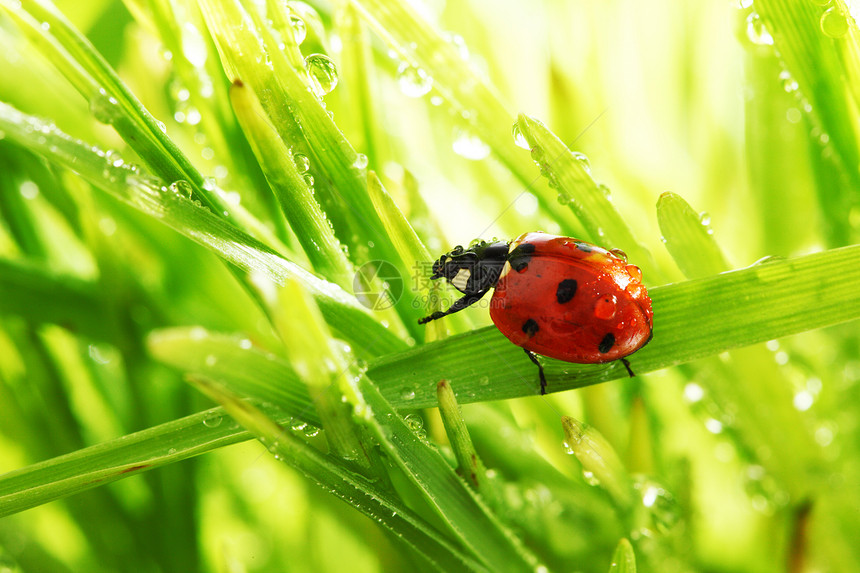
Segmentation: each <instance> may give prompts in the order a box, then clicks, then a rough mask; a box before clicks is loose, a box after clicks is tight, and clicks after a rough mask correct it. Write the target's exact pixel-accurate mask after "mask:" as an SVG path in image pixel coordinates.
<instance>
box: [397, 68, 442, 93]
mask: <svg viewBox="0 0 860 573" xmlns="http://www.w3.org/2000/svg"><path fill="white" fill-rule="evenodd" d="M397 83H398V85H399V86H400V91H401V92H403V95H406V96H409V97H421V96H423V95H425V94H427V92H429V91H430V90H431V89H432V88H433V78H432V77H430V75H429V74H428V73H427V72H425V71H424V70H423V69H421V68H419V67H417V66H413V65H410V64H409V63H408V62H402V63H401V64H400V67H399V68H397Z"/></svg>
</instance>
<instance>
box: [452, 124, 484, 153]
mask: <svg viewBox="0 0 860 573" xmlns="http://www.w3.org/2000/svg"><path fill="white" fill-rule="evenodd" d="M451 148H452V149H453V150H454V153H456V154H457V155H459V156H460V157H465V158H466V159H471V160H473V161H480V160H481V159H486V158H487V156H488V155H490V146H489V145H487V144H486V143H484V140H482V139H481V138H480V137H478V136H477V135H475V134H474V133H472V132H471V131H469V130H468V129H464V128H462V127H455V128H454V142H453V143H452V144H451Z"/></svg>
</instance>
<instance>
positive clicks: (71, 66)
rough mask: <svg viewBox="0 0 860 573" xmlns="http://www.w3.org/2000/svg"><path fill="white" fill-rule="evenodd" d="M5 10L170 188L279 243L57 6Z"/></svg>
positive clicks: (30, 2)
mask: <svg viewBox="0 0 860 573" xmlns="http://www.w3.org/2000/svg"><path fill="white" fill-rule="evenodd" d="M0 7H2V8H3V9H4V10H5V11H6V13H7V14H9V15H10V16H11V17H12V19H13V20H14V21H15V22H16V23H17V24H18V26H19V27H20V28H21V30H22V31H23V32H24V33H25V34H27V36H28V38H29V39H30V41H31V42H32V43H33V44H34V46H35V47H36V48H37V49H38V50H40V51H41V52H42V53H43V54H44V55H45V57H46V58H47V59H48V60H49V61H51V62H52V63H53V64H54V65H55V66H56V67H57V69H58V70H59V71H60V73H62V74H63V75H64V76H65V77H66V78H67V79H68V80H69V81H70V82H71V83H72V85H74V87H75V89H77V90H78V92H79V93H80V94H81V96H82V97H84V98H85V99H86V100H87V101H88V102H90V108H91V109H92V111H93V114H94V115H95V117H96V119H98V120H99V121H101V122H103V123H108V124H110V125H111V126H113V127H114V129H116V130H117V133H119V134H120V136H121V137H122V138H123V139H124V140H125V141H126V143H128V144H129V146H130V147H131V148H132V149H134V150H135V152H137V154H138V155H139V156H140V157H141V158H142V159H143V160H144V161H145V162H146V164H147V165H148V166H149V167H150V168H151V169H152V171H153V172H154V173H156V174H157V175H158V176H159V177H161V178H162V179H164V180H165V181H167V182H168V183H172V182H175V181H186V182H187V183H188V184H189V185H190V186H191V189H192V196H193V197H194V198H195V199H198V200H201V201H202V202H203V203H204V204H205V205H206V206H207V207H209V208H210V209H212V210H213V211H214V212H216V213H219V215H221V214H224V217H225V218H226V219H227V220H230V221H231V222H233V223H234V224H237V223H241V224H242V225H243V226H242V228H245V229H249V230H250V231H251V232H252V233H253V234H254V235H255V236H257V237H258V238H261V239H263V240H265V241H266V242H267V243H268V244H271V245H278V244H279V243H278V240H277V238H275V237H274V235H273V234H271V233H270V232H269V231H268V230H267V229H266V227H265V226H264V225H262V224H260V223H259V222H258V221H256V219H254V217H252V216H251V215H250V214H249V213H247V212H246V211H245V210H244V209H243V208H242V207H241V206H240V205H231V204H229V203H227V202H226V201H224V200H223V199H222V197H221V195H220V194H219V193H217V192H216V188H215V187H214V186H213V185H211V183H210V184H207V183H205V182H204V178H203V176H202V175H201V174H200V172H199V171H198V170H197V168H195V167H194V165H192V163H191V162H190V161H189V160H188V158H187V157H186V156H185V155H184V154H183V153H182V151H181V150H180V149H179V147H177V146H176V144H175V143H174V142H173V141H172V140H171V139H170V138H169V137H168V136H167V134H166V132H165V130H164V129H163V126H162V124H160V123H159V122H158V120H156V119H155V118H154V117H153V116H152V114H150V113H149V111H148V110H147V109H146V108H145V107H144V106H143V104H142V103H141V102H140V101H139V100H138V99H137V98H136V97H135V96H134V94H132V93H131V90H129V89H128V87H127V86H126V85H125V83H123V81H122V80H121V79H120V78H119V76H118V75H117V74H116V72H115V71H114V70H113V69H112V68H111V67H110V65H109V64H108V63H107V61H105V59H104V58H103V57H102V56H101V54H99V53H98V51H97V50H96V49H95V48H94V47H93V45H92V44H91V43H90V42H89V40H87V39H86V37H84V36H83V35H82V34H81V33H80V32H78V31H77V30H75V28H74V27H73V26H72V25H71V23H70V22H69V21H68V20H67V19H66V18H65V16H63V15H62V13H60V12H59V11H58V10H57V9H56V7H55V6H53V4H50V3H48V2H44V1H42V0H24V1H23V2H9V1H7V0H0ZM43 24H44V25H43Z"/></svg>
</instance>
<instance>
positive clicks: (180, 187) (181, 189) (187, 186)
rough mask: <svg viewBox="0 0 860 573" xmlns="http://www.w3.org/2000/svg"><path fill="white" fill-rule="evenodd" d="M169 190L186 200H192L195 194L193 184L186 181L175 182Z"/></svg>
mask: <svg viewBox="0 0 860 573" xmlns="http://www.w3.org/2000/svg"><path fill="white" fill-rule="evenodd" d="M167 189H168V190H169V191H171V192H173V193H175V194H177V195H179V196H180V197H185V198H186V199H191V194H192V193H193V192H194V187H192V186H191V183H189V182H188V181H186V180H185V179H180V180H179V181H174V182H173V183H171V184H170V187H168V188H167Z"/></svg>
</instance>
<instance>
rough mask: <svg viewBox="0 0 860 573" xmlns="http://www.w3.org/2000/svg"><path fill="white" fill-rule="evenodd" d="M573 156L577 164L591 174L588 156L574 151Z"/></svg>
mask: <svg viewBox="0 0 860 573" xmlns="http://www.w3.org/2000/svg"><path fill="white" fill-rule="evenodd" d="M573 157H574V159H576V160H577V161H579V164H580V165H582V168H583V169H585V172H586V173H588V174H589V175H591V163H589V161H588V157H587V156H586V155H585V154H584V153H579V152H576V151H574V152H573Z"/></svg>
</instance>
